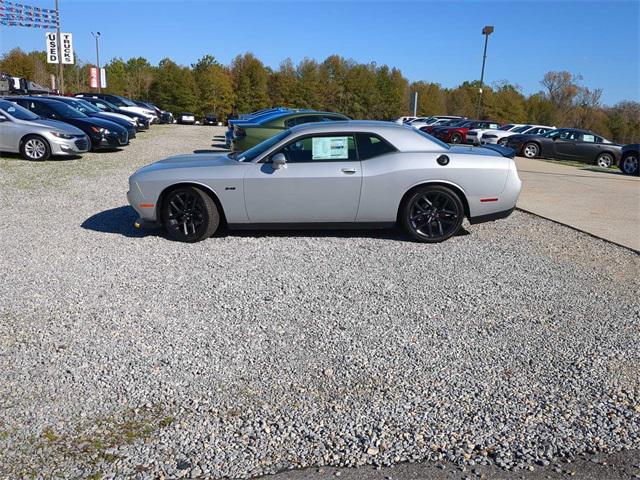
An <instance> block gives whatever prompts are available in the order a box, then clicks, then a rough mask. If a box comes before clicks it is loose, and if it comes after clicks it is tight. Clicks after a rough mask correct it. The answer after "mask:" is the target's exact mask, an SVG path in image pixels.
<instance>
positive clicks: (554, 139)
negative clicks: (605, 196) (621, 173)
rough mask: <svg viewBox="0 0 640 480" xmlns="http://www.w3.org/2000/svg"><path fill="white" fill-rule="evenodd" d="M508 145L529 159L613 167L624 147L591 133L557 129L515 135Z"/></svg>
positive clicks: (508, 141) (573, 129)
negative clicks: (553, 159)
mask: <svg viewBox="0 0 640 480" xmlns="http://www.w3.org/2000/svg"><path fill="white" fill-rule="evenodd" d="M507 146H508V147H510V148H513V150H514V151H515V152H516V154H517V155H523V156H525V157H527V158H536V157H542V158H558V159H563V160H575V161H577V162H585V163H591V164H595V165H598V166H599V167H604V168H606V167H610V166H612V165H617V164H618V163H619V162H620V156H621V155H620V153H621V147H620V145H618V144H615V143H612V142H610V141H609V140H606V139H605V138H602V137H601V136H599V135H596V134H595V133H593V132H590V131H588V130H578V129H576V128H558V129H556V130H551V131H550V132H547V133H545V134H542V135H523V134H520V135H512V136H510V137H509V139H508V140H507Z"/></svg>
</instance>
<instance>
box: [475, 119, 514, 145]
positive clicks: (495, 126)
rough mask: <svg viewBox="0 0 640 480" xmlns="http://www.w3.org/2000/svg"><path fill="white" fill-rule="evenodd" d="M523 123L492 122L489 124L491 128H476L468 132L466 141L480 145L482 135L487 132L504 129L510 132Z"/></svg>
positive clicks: (503, 130)
mask: <svg viewBox="0 0 640 480" xmlns="http://www.w3.org/2000/svg"><path fill="white" fill-rule="evenodd" d="M521 126H522V125H520V124H517V123H508V124H507V125H502V126H500V125H498V124H497V123H492V124H490V125H489V128H474V129H472V130H469V131H468V132H467V141H466V143H472V144H474V145H480V142H481V140H482V136H483V135H484V133H485V132H489V131H491V132H493V131H502V132H510V131H511V130H513V129H515V128H518V127H521Z"/></svg>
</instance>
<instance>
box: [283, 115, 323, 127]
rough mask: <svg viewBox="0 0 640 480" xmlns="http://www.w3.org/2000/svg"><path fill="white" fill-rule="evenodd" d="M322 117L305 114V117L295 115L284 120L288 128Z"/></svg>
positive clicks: (318, 119)
mask: <svg viewBox="0 0 640 480" xmlns="http://www.w3.org/2000/svg"><path fill="white" fill-rule="evenodd" d="M320 120H321V117H319V116H318V115H305V116H303V117H294V118H290V119H288V120H285V121H284V126H285V127H287V128H291V127H295V126H296V125H302V124H303V123H313V122H319V121H320Z"/></svg>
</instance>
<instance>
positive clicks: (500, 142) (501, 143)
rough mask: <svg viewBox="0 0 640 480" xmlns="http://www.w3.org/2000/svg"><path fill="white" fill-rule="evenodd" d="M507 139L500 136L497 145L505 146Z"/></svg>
mask: <svg viewBox="0 0 640 480" xmlns="http://www.w3.org/2000/svg"><path fill="white" fill-rule="evenodd" d="M507 141H508V140H507V139H506V138H501V139H500V140H498V145H500V146H502V147H506V146H507Z"/></svg>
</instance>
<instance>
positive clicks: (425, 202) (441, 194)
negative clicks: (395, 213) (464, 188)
mask: <svg viewBox="0 0 640 480" xmlns="http://www.w3.org/2000/svg"><path fill="white" fill-rule="evenodd" d="M463 219H464V206H463V205H462V201H461V200H460V197H458V195H457V194H456V193H455V192H454V191H453V190H451V189H449V188H446V187H442V186H439V185H432V186H425V187H422V188H419V189H418V190H416V191H415V192H414V193H413V194H411V195H410V196H409V197H408V198H407V200H406V201H405V202H404V204H403V207H402V212H401V222H402V225H403V227H404V229H405V230H406V231H407V233H408V234H409V235H410V236H411V237H412V238H413V239H415V240H418V241H420V242H428V243H436V242H442V241H444V240H446V239H448V238H450V237H452V236H453V235H455V234H456V233H457V232H458V230H460V227H461V226H462V220H463Z"/></svg>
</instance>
